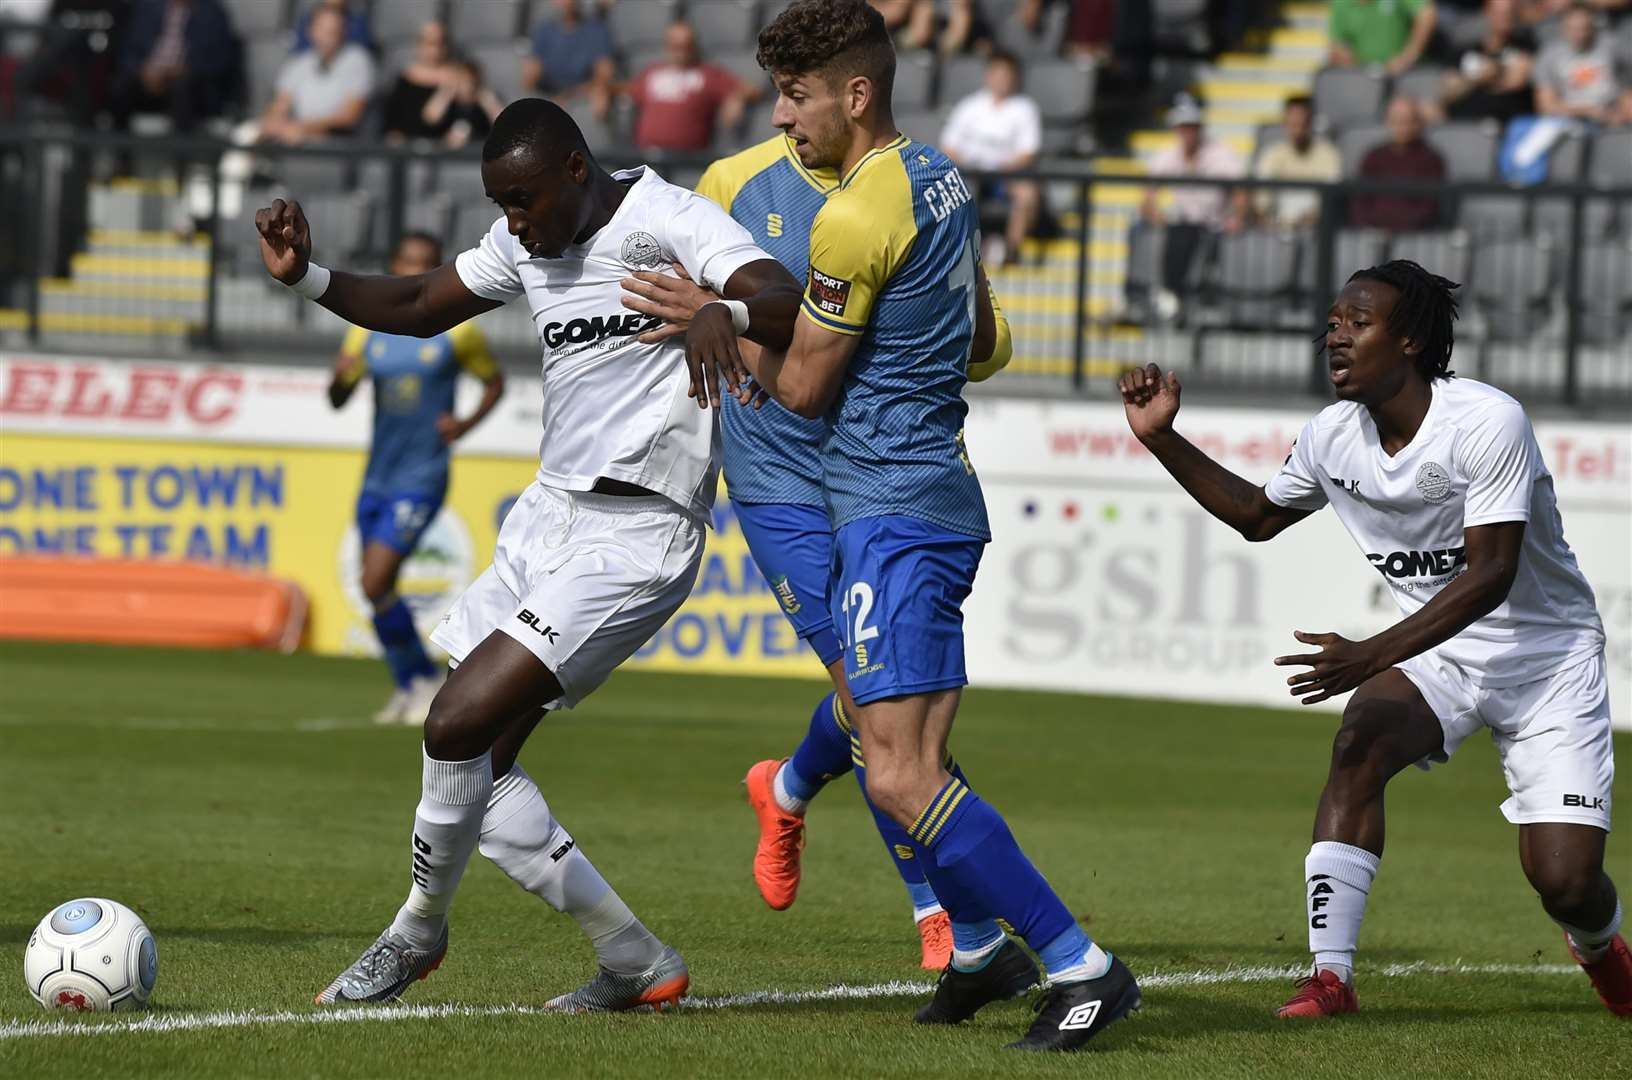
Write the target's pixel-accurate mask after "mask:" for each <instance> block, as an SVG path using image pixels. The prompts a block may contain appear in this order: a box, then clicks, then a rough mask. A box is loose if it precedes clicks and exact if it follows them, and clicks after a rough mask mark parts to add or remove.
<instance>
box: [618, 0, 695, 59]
mask: <svg viewBox="0 0 1632 1080" xmlns="http://www.w3.org/2000/svg"><path fill="white" fill-rule="evenodd" d="M679 12H680V5H679V4H678V3H676V2H675V0H639V2H638V3H633V4H628V3H624V4H613V5H612V9H611V11H609V12H608V13H607V21H608V23H609V24H610V26H611V28H612V41H613V42H614V43H615V44H616V45H617V47H618V52H619V53H621V54H622V55H624V56H628V55H630V54H632V53H638V52H641V51H643V50H646V49H654V48H661V47H662V45H663V33H664V31H666V30H667V29H668V28H669V25H670V24H671V23H673V22H674V20H675V19H676V18H678V17H679Z"/></svg>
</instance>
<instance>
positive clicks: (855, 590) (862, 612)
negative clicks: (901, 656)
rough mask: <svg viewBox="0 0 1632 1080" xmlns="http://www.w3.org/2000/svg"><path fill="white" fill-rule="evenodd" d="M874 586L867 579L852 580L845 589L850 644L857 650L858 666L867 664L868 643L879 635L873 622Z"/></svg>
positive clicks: (845, 619) (845, 610)
mask: <svg viewBox="0 0 1632 1080" xmlns="http://www.w3.org/2000/svg"><path fill="white" fill-rule="evenodd" d="M872 617H873V587H872V586H871V585H869V584H867V583H866V582H865V581H854V582H851V583H850V585H849V587H848V588H846V589H845V590H844V622H845V627H844V629H845V634H846V636H847V637H848V638H849V641H848V644H849V646H850V647H851V648H853V649H854V650H855V651H856V667H858V668H864V667H866V666H867V643H868V642H869V641H872V640H873V639H874V638H876V637H878V627H876V626H874V625H873V623H872Z"/></svg>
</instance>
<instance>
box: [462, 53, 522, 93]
mask: <svg viewBox="0 0 1632 1080" xmlns="http://www.w3.org/2000/svg"><path fill="white" fill-rule="evenodd" d="M465 51H466V52H467V53H468V54H469V56H470V58H471V59H472V60H474V61H475V62H476V63H477V64H478V65H480V66H481V69H482V80H483V81H484V82H486V83H487V85H488V86H489V87H490V88H491V89H492V90H493V92H494V93H495V94H497V95H498V96H499V100H500V101H502V102H504V103H506V104H509V103H510V102H512V101H514V100H516V99H517V98H519V97H521V96H523V95H522V91H521V62H522V60H523V58H524V57H525V56H526V52H525V50H524V47H523V45H522V42H521V41H520V40H519V39H517V40H511V41H493V42H489V43H488V44H486V45H474V46H471V47H470V48H468V49H466V50H465Z"/></svg>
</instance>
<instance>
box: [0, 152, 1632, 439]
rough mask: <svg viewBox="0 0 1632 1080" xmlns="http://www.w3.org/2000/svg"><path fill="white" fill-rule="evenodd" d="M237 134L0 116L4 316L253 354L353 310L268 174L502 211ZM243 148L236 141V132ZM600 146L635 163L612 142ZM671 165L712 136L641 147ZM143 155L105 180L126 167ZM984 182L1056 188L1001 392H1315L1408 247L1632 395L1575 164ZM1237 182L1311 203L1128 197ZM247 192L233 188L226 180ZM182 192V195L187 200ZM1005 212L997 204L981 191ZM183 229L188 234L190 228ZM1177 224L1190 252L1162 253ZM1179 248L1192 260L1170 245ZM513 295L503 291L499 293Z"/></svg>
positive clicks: (335, 195) (1610, 242)
mask: <svg viewBox="0 0 1632 1080" xmlns="http://www.w3.org/2000/svg"><path fill="white" fill-rule="evenodd" d="M243 153H244V151H243V149H242V148H236V147H232V146H229V145H227V144H224V143H222V142H220V141H217V140H209V139H190V140H188V139H174V138H151V137H129V136H110V135H104V134H97V133H86V132H73V131H49V132H48V131H41V130H34V131H25V130H21V129H11V130H0V200H3V204H4V205H5V207H6V209H7V213H6V214H5V215H0V340H7V339H9V340H12V341H13V342H22V341H26V342H27V343H28V344H29V345H30V346H31V347H38V348H47V349H51V348H58V349H73V350H77V351H84V350H87V349H94V350H95V351H97V352H99V353H114V352H145V353H152V352H153V351H155V350H163V351H169V352H176V351H185V350H189V349H208V350H212V351H217V352H221V353H226V354H232V355H236V356H239V357H242V358H243V359H246V360H253V359H256V358H259V357H263V356H274V355H275V356H276V357H277V358H278V359H280V360H283V361H287V360H289V359H290V358H291V357H301V356H304V357H308V358H309V359H311V360H312V361H313V362H317V361H319V360H321V359H325V358H326V357H327V356H328V355H330V354H331V353H332V350H333V348H334V345H335V343H336V342H337V341H338V339H339V336H340V334H341V332H343V329H344V328H343V325H342V324H340V323H339V321H338V320H337V319H335V318H334V317H333V316H332V315H330V314H329V313H328V312H326V311H324V310H322V309H321V308H319V307H317V306H316V305H311V304H303V303H300V302H298V301H296V300H295V299H294V298H293V297H292V296H290V295H289V294H288V293H287V291H286V290H282V289H280V288H278V287H276V286H274V285H273V284H272V283H271V282H270V281H269V279H268V278H267V277H266V275H265V273H264V271H263V270H262V269H261V264H260V257H259V249H258V241H257V239H256V237H255V234H254V230H253V226H252V224H251V221H252V215H253V211H254V209H255V208H256V207H258V206H261V205H265V204H266V202H267V201H269V200H270V199H271V198H273V197H275V196H282V195H292V196H294V197H298V198H301V199H302V200H303V202H304V203H305V204H306V206H307V209H308V212H309V216H310V217H311V218H312V221H313V230H314V238H315V241H316V245H317V248H318V250H319V251H320V252H322V257H323V259H324V261H325V262H327V263H329V264H330V265H336V266H356V267H361V268H365V269H369V268H378V267H380V266H381V265H383V263H384V259H385V256H386V253H387V252H388V251H389V250H390V248H391V247H392V245H393V244H394V243H395V241H396V239H397V238H398V237H399V236H400V235H401V234H402V233H403V231H404V230H405V229H408V228H428V229H430V230H431V231H433V232H436V233H438V234H441V235H443V236H446V237H449V244H448V248H449V255H450V257H451V255H452V254H453V252H454V251H456V250H458V248H459V247H460V246H462V245H463V244H464V243H465V242H474V240H475V239H476V238H478V237H479V236H480V235H481V232H482V231H485V229H486V228H487V226H488V225H489V224H491V222H492V220H493V218H494V216H496V215H495V211H494V210H493V209H492V207H491V205H490V204H488V203H487V202H486V200H485V197H484V196H483V194H482V191H481V187H480V177H479V167H478V162H479V159H478V157H477V155H476V153H475V152H474V151H467V152H462V153H459V154H448V153H443V152H430V151H425V150H422V149H417V148H413V147H401V146H386V145H373V144H370V145H356V144H344V145H340V144H335V145H326V146H321V147H311V148H301V149H278V148H266V149H261V148H256V149H255V150H254V151H253V158H254V162H255V164H254V169H253V171H254V173H255V174H256V175H257V176H258V177H261V176H264V177H266V178H272V179H271V180H270V182H269V183H265V184H254V185H250V186H247V187H245V186H244V185H242V184H240V183H238V182H237V181H235V180H234V179H233V175H234V173H235V170H237V169H242V168H243V167H244V160H243V158H242V154H243ZM234 154H238V155H240V157H239V158H234V157H233V156H232V155H234ZM603 161H604V163H605V164H607V165H608V166H617V165H628V164H635V163H636V162H634V161H624V160H621V159H620V158H619V156H618V155H617V154H615V153H608V154H606V155H604V157H603ZM651 163H652V164H654V165H655V166H656V167H657V168H658V169H659V170H660V171H661V172H662V173H663V174H664V175H665V176H666V177H668V178H669V179H670V180H673V181H675V182H678V183H690V182H693V181H694V180H695V179H696V177H697V176H698V175H699V174H700V173H701V171H702V169H703V168H704V167H705V166H706V165H707V164H708V161H707V159H699V158H670V159H660V160H654V161H652V162H651ZM116 166H117V167H118V171H120V172H121V173H123V174H127V175H129V174H134V175H136V176H139V177H145V178H146V179H145V180H139V181H112V182H108V181H101V182H99V181H96V180H95V179H94V178H95V177H96V176H98V175H106V174H107V173H109V172H111V171H113V170H114V169H115V167H116ZM970 179H971V180H973V181H975V182H976V183H977V184H979V185H983V186H984V185H986V184H988V183H990V182H1001V181H1004V180H1009V181H1012V180H1015V179H1028V180H1033V181H1036V182H1038V183H1041V184H1043V185H1044V187H1045V189H1046V191H1047V192H1048V199H1047V202H1048V203H1049V205H1050V207H1051V212H1050V213H1049V214H1048V215H1047V217H1048V221H1047V222H1046V228H1045V229H1044V231H1043V234H1042V235H1041V236H1040V237H1039V238H1038V239H1036V240H1035V241H1033V242H1031V243H1028V245H1027V247H1026V249H1025V251H1024V252H1023V253H1022V258H1021V260H1020V263H1019V265H1017V266H1011V267H998V266H995V265H994V266H992V267H990V270H991V273H992V277H993V281H994V285H995V287H996V289H997V292H998V295H999V298H1000V299H1001V301H1002V302H1003V305H1004V307H1005V309H1006V312H1007V314H1008V316H1009V319H1010V322H1011V325H1012V326H1013V328H1014V335H1015V340H1016V357H1017V358H1016V361H1015V363H1014V366H1013V371H1014V374H1015V375H1016V376H1026V377H1024V378H1018V377H1017V378H1007V377H1006V378H1005V379H1003V380H999V381H998V383H997V384H994V387H996V386H1002V387H1005V388H1007V389H1008V390H1009V391H1011V392H1047V393H1062V392H1076V393H1094V394H1103V393H1105V392H1107V391H1108V388H1109V385H1110V384H1111V382H1113V381H1114V379H1115V377H1116V376H1117V374H1118V373H1119V372H1120V371H1121V370H1122V369H1123V368H1125V367H1126V366H1127V365H1129V364H1135V363H1144V362H1147V361H1155V362H1158V363H1162V364H1163V365H1177V366H1182V367H1184V368H1185V370H1186V371H1187V372H1188V373H1189V374H1190V377H1191V380H1192V381H1200V382H1203V383H1206V384H1209V385H1212V386H1216V387H1221V388H1224V389H1233V390H1241V391H1244V392H1250V393H1252V394H1255V395H1256V394H1262V393H1265V392H1274V393H1286V394H1322V395H1323V394H1325V393H1326V392H1327V390H1326V385H1325V382H1324V378H1323V376H1322V374H1321V373H1322V370H1323V365H1322V364H1321V363H1319V362H1318V361H1317V359H1316V356H1315V352H1316V347H1315V345H1314V344H1313V339H1314V338H1315V337H1316V335H1317V334H1318V332H1319V331H1320V330H1321V328H1322V327H1323V326H1324V319H1325V311H1326V309H1327V306H1328V305H1329V303H1330V300H1331V298H1332V296H1333V295H1334V293H1335V291H1336V290H1337V289H1338V288H1339V287H1340V286H1341V283H1342V281H1343V280H1344V279H1346V278H1347V276H1348V274H1349V273H1350V272H1352V271H1353V270H1354V269H1357V268H1359V267H1360V266H1364V265H1370V264H1371V263H1373V262H1376V261H1380V260H1381V259H1382V258H1384V257H1414V258H1416V259H1417V260H1418V261H1420V262H1423V263H1424V264H1425V265H1427V266H1428V268H1429V269H1431V270H1434V271H1435V272H1438V273H1442V274H1445V275H1446V276H1448V277H1451V278H1453V279H1455V280H1459V281H1464V282H1466V283H1467V284H1466V287H1465V288H1464V289H1463V290H1461V294H1460V295H1461V300H1462V308H1463V318H1462V321H1461V323H1460V324H1459V327H1458V335H1457V336H1458V346H1457V353H1456V364H1455V367H1456V369H1457V370H1458V371H1459V372H1461V373H1463V374H1467V375H1473V376H1476V377H1483V378H1488V379H1490V380H1491V381H1494V382H1497V383H1498V384H1500V385H1503V386H1505V387H1507V388H1509V389H1511V390H1513V391H1514V392H1515V393H1519V394H1521V395H1523V396H1525V397H1526V398H1527V400H1536V401H1552V402H1558V403H1561V404H1567V405H1571V406H1575V407H1583V408H1592V407H1598V406H1609V407H1613V408H1617V409H1619V408H1623V407H1624V406H1626V405H1628V404H1632V188H1626V189H1604V188H1600V187H1594V186H1591V185H1588V184H1584V183H1569V184H1551V185H1543V186H1538V187H1531V188H1523V189H1521V188H1515V187H1512V186H1509V185H1506V184H1503V183H1498V182H1477V183H1475V182H1456V183H1447V184H1434V183H1424V182H1412V183H1403V182H1379V181H1373V180H1359V179H1356V180H1347V181H1343V182H1340V183H1335V184H1329V185H1323V186H1311V185H1308V184H1301V183H1292V182H1276V181H1230V180H1200V179H1190V178H1182V179H1178V178H1175V179H1172V180H1171V181H1164V180H1163V179H1162V178H1152V177H1130V176H1121V175H1103V174H1099V173H1097V172H1095V171H1094V169H1093V167H1092V163H1091V162H1084V163H1082V164H1080V165H1075V164H1071V163H1066V164H1060V165H1055V166H1050V167H1048V168H1045V169H1039V170H1036V171H1033V172H1030V173H1026V174H1023V176H1009V177H996V176H976V175H972V176H971V177H970ZM1167 183H1171V184H1172V185H1181V184H1182V185H1188V186H1196V187H1212V188H1221V189H1234V188H1239V187H1245V188H1247V189H1249V191H1250V192H1251V193H1252V195H1253V196H1254V197H1256V196H1257V195H1258V194H1260V193H1276V192H1282V191H1292V190H1296V191H1303V192H1311V191H1312V192H1314V193H1315V194H1316V195H1317V196H1318V205H1319V213H1318V215H1317V216H1316V219H1315V221H1314V223H1313V224H1312V225H1311V226H1309V227H1308V228H1305V229H1301V230H1296V231H1284V230H1280V229H1276V228H1264V227H1261V228H1253V229H1248V230H1246V231H1244V232H1242V233H1240V234H1220V233H1214V232H1210V231H1206V230H1203V231H1202V232H1201V234H1200V235H1188V236H1183V235H1181V233H1182V230H1173V229H1164V228H1162V227H1160V226H1155V225H1150V224H1145V223H1143V222H1141V221H1140V219H1139V215H1138V213H1137V211H1136V209H1135V207H1136V204H1137V203H1138V201H1139V200H1140V198H1141V197H1142V193H1143V192H1144V191H1145V190H1146V189H1147V188H1149V187H1151V186H1152V185H1158V186H1161V185H1164V184H1167ZM235 192H236V194H237V196H238V198H237V199H236V204H235V200H234V193H235ZM1368 194H1389V195H1395V196H1420V197H1424V198H1432V199H1436V200H1438V201H1439V203H1440V212H1439V214H1438V223H1437V225H1436V227H1434V228H1432V229H1429V230H1425V231H1420V232H1412V233H1399V234H1395V235H1392V236H1389V235H1386V234H1382V233H1378V232H1375V231H1370V230H1364V229H1358V230H1357V229H1351V228H1349V227H1348V225H1347V222H1348V216H1347V214H1348V210H1347V207H1348V206H1349V204H1350V202H1351V200H1353V199H1354V198H1355V197H1356V196H1362V195H1368ZM195 216H196V221H195V220H193V219H194V217H195ZM985 216H986V218H987V220H986V224H987V227H988V230H989V231H990V230H991V229H993V228H996V229H997V230H998V231H1000V228H1001V223H1002V213H1001V207H1000V206H998V205H995V204H994V205H991V206H989V207H988V208H987V212H986V215H985ZM195 224H196V227H197V230H198V232H197V236H196V238H194V239H191V240H186V241H183V240H181V239H178V238H177V235H178V229H180V228H185V229H188V230H190V229H192V228H193V227H194V226H195ZM1178 240H1182V241H1183V242H1184V243H1185V244H1186V245H1188V246H1189V248H1190V252H1191V257H1190V258H1189V259H1188V260H1175V259H1173V258H1171V252H1172V250H1173V248H1172V246H1173V245H1174V244H1175V243H1176V242H1177V241H1178ZM1181 264H1182V270H1176V269H1175V268H1176V267H1179V266H1180V265H1181ZM512 307H514V305H512ZM483 319H484V323H483V325H484V330H485V331H486V332H487V334H488V337H489V338H490V340H492V341H493V343H494V345H495V347H496V349H497V351H498V352H499V353H500V355H501V357H507V358H509V359H512V360H514V361H515V362H517V363H526V362H534V361H536V357H537V343H536V340H535V338H534V336H533V328H532V324H531V320H530V319H529V318H527V317H526V313H525V312H521V311H519V310H514V311H512V310H510V309H501V311H499V312H495V313H493V314H492V315H488V316H484V317H483Z"/></svg>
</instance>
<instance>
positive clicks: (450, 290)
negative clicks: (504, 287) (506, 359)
mask: <svg viewBox="0 0 1632 1080" xmlns="http://www.w3.org/2000/svg"><path fill="white" fill-rule="evenodd" d="M255 228H256V230H257V231H258V232H259V233H260V234H261V260H262V261H263V262H264V263H265V264H266V270H267V273H269V274H271V275H272V276H273V277H274V278H276V279H277V280H278V281H281V282H283V283H284V284H285V285H289V286H292V287H293V286H297V285H300V284H302V283H303V282H304V281H305V279H306V277H307V274H308V272H309V271H310V268H311V266H312V261H311V258H312V237H311V228H310V226H309V225H308V224H307V222H306V215H305V213H304V212H303V211H302V210H301V209H300V204H299V203H298V202H285V201H284V200H282V199H274V200H273V201H272V205H271V206H269V207H266V208H265V209H262V210H258V211H256V212H255ZM324 272H325V273H327V274H328V275H329V282H328V287H327V288H326V289H324V290H323V291H322V293H321V295H319V296H317V297H315V298H314V299H316V300H317V302H318V303H319V304H322V305H323V306H324V307H326V308H328V309H329V310H330V311H332V312H334V313H335V314H336V315H338V316H340V317H341V318H342V319H345V320H346V321H347V322H349V323H352V324H354V325H356V326H362V327H366V328H368V329H370V330H378V331H380V332H381V333H385V334H404V335H407V336H409V337H435V336H436V335H437V334H440V333H443V332H445V331H448V330H451V329H453V328H454V327H455V326H458V325H459V324H460V323H462V322H464V321H466V320H467V319H474V318H475V317H476V316H478V315H480V314H482V313H483V312H485V311H492V310H493V309H494V308H496V307H499V306H501V305H500V304H499V303H498V302H497V301H494V300H487V299H484V298H482V297H480V296H477V295H476V294H475V293H473V292H471V291H470V290H469V289H468V288H466V287H465V283H464V282H463V281H461V280H460V279H459V272H458V271H457V270H455V269H454V266H453V264H452V263H447V264H444V265H442V266H439V267H437V268H436V269H435V270H432V271H431V272H430V273H428V274H413V275H411V276H408V277H391V276H387V275H374V274H369V275H364V274H348V273H345V272H343V271H339V270H334V271H324Z"/></svg>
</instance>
